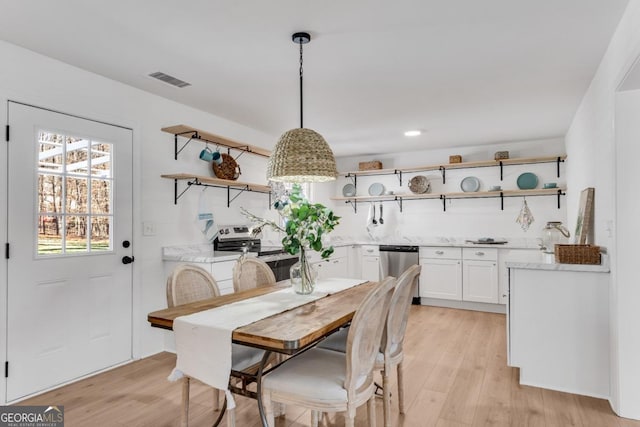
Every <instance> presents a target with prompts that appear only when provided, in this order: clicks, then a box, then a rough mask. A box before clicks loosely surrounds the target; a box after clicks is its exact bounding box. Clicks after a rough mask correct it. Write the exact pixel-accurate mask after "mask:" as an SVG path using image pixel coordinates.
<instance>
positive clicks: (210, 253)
mask: <svg viewBox="0 0 640 427" xmlns="http://www.w3.org/2000/svg"><path fill="white" fill-rule="evenodd" d="M240 255H241V252H229V251H214V250H213V245H209V244H201V245H182V246H165V247H163V248H162V259H163V260H164V261H179V262H223V261H235V260H236V259H238V258H239V257H240Z"/></svg>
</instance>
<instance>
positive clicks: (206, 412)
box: [21, 306, 640, 427]
mask: <svg viewBox="0 0 640 427" xmlns="http://www.w3.org/2000/svg"><path fill="white" fill-rule="evenodd" d="M505 339H506V338H505V317H504V315H500V314H491V313H480V312H474V311H465V310H453V309H445V308H434V307H421V306H413V307H412V313H411V316H410V321H409V327H408V330H407V336H406V339H405V352H406V357H405V378H406V393H405V396H406V399H407V401H406V408H407V414H406V415H405V416H400V415H399V414H398V410H397V402H394V405H393V409H394V414H393V424H394V426H402V427H414V426H415V427H427V426H435V427H445V426H450V427H463V426H489V425H491V426H509V427H511V426H548V427H552V426H553V427H556V426H557V427H566V426H594V427H603V426H604V427H607V426H612V427H631V426H640V421H630V420H626V419H622V418H619V417H617V416H615V415H614V413H613V412H612V411H611V409H610V407H609V403H608V402H607V401H605V400H600V399H594V398H590V397H584V396H577V395H572V394H567V393H560V392H555V391H550V390H543V389H540V388H534V387H526V386H520V385H518V370H517V369H513V368H509V367H507V365H506V342H505ZM174 364H175V356H174V355H173V354H170V353H160V354H158V355H155V356H153V357H149V358H146V359H143V360H139V361H136V362H133V363H131V364H129V365H126V366H124V367H120V368H117V369H114V370H112V371H110V372H107V373H103V374H100V375H97V376H95V377H92V378H89V379H86V380H83V381H79V382H77V383H74V384H72V385H68V386H65V387H62V388H60V389H58V390H55V391H52V392H49V393H46V394H43V395H40V396H38V397H34V398H32V399H30V400H27V401H24V402H22V403H21V404H34V405H64V407H65V408H64V409H65V421H66V423H65V426H66V427H75V426H82V427H84V426H100V427H103V426H105V427H106V426H154V427H162V426H178V425H179V408H180V393H181V388H180V383H179V382H178V383H171V382H169V381H167V379H166V378H167V375H169V373H170V372H171V369H172V368H173V366H174ZM394 387H395V383H394ZM191 390H192V393H191V414H190V415H191V416H190V426H192V427H200V426H211V424H212V423H213V420H214V413H213V412H212V411H211V409H210V408H211V399H212V393H211V389H209V388H208V387H205V386H204V385H202V384H200V383H197V382H195V381H194V383H193V385H192V388H191ZM236 400H237V404H238V407H237V408H236V411H237V412H236V417H237V418H236V425H237V426H238V427H254V426H255V427H258V426H260V422H259V419H258V411H257V408H256V405H255V401H253V400H251V399H247V398H243V397H240V396H239V397H237V398H236ZM365 406H366V405H364V406H363V407H362V408H361V410H359V411H358V415H357V426H359V427H367V426H368V423H367V417H366V411H365ZM377 414H378V425H379V426H380V425H382V419H383V417H382V401H380V400H379V401H378V410H377ZM309 418H310V417H309V413H308V412H307V411H304V410H302V409H300V408H294V407H288V408H287V412H286V415H285V416H284V417H280V418H278V419H277V425H278V426H287V427H289V426H292V427H299V426H308V425H309V424H310V423H309ZM222 425H226V422H223V424H222ZM321 425H323V426H341V425H344V424H343V421H342V417H341V416H340V415H337V416H336V415H335V414H332V415H330V416H325V418H324V419H323V420H322V424H321Z"/></svg>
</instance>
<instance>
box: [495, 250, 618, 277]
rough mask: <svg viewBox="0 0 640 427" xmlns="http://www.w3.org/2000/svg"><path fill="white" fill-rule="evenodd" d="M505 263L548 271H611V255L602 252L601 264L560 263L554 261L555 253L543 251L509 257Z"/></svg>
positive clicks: (511, 266) (512, 266) (509, 266)
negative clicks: (530, 254) (533, 254)
mask: <svg viewBox="0 0 640 427" xmlns="http://www.w3.org/2000/svg"><path fill="white" fill-rule="evenodd" d="M505 265H506V266H507V267H508V268H520V269H525V270H548V271H584V272H592V273H609V271H610V268H609V257H608V256H607V254H601V264H596V265H594V264H559V263H556V262H555V261H554V256H553V254H543V253H542V252H540V253H538V254H536V255H535V256H529V257H509V258H508V259H507V260H506V262H505Z"/></svg>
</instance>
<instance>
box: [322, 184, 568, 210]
mask: <svg viewBox="0 0 640 427" xmlns="http://www.w3.org/2000/svg"><path fill="white" fill-rule="evenodd" d="M565 194H566V189H565V188H540V189H533V190H502V191H475V192H471V191H470V192H462V193H461V192H457V193H425V194H409V193H401V194H388V195H382V196H353V197H331V200H335V201H339V202H345V203H351V204H352V205H353V208H354V211H355V212H357V204H358V202H360V203H366V202H397V203H398V204H399V205H400V212H402V203H403V201H405V200H427V199H439V200H442V201H443V209H444V210H445V211H446V205H445V202H446V201H447V200H453V199H501V200H500V208H501V209H504V199H505V198H507V197H527V196H531V197H535V196H557V198H558V209H560V196H563V195H565Z"/></svg>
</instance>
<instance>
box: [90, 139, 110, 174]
mask: <svg viewBox="0 0 640 427" xmlns="http://www.w3.org/2000/svg"><path fill="white" fill-rule="evenodd" d="M91 175H92V176H98V177H102V178H111V144H104V143H100V142H95V141H94V142H93V144H92V146H91Z"/></svg>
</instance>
